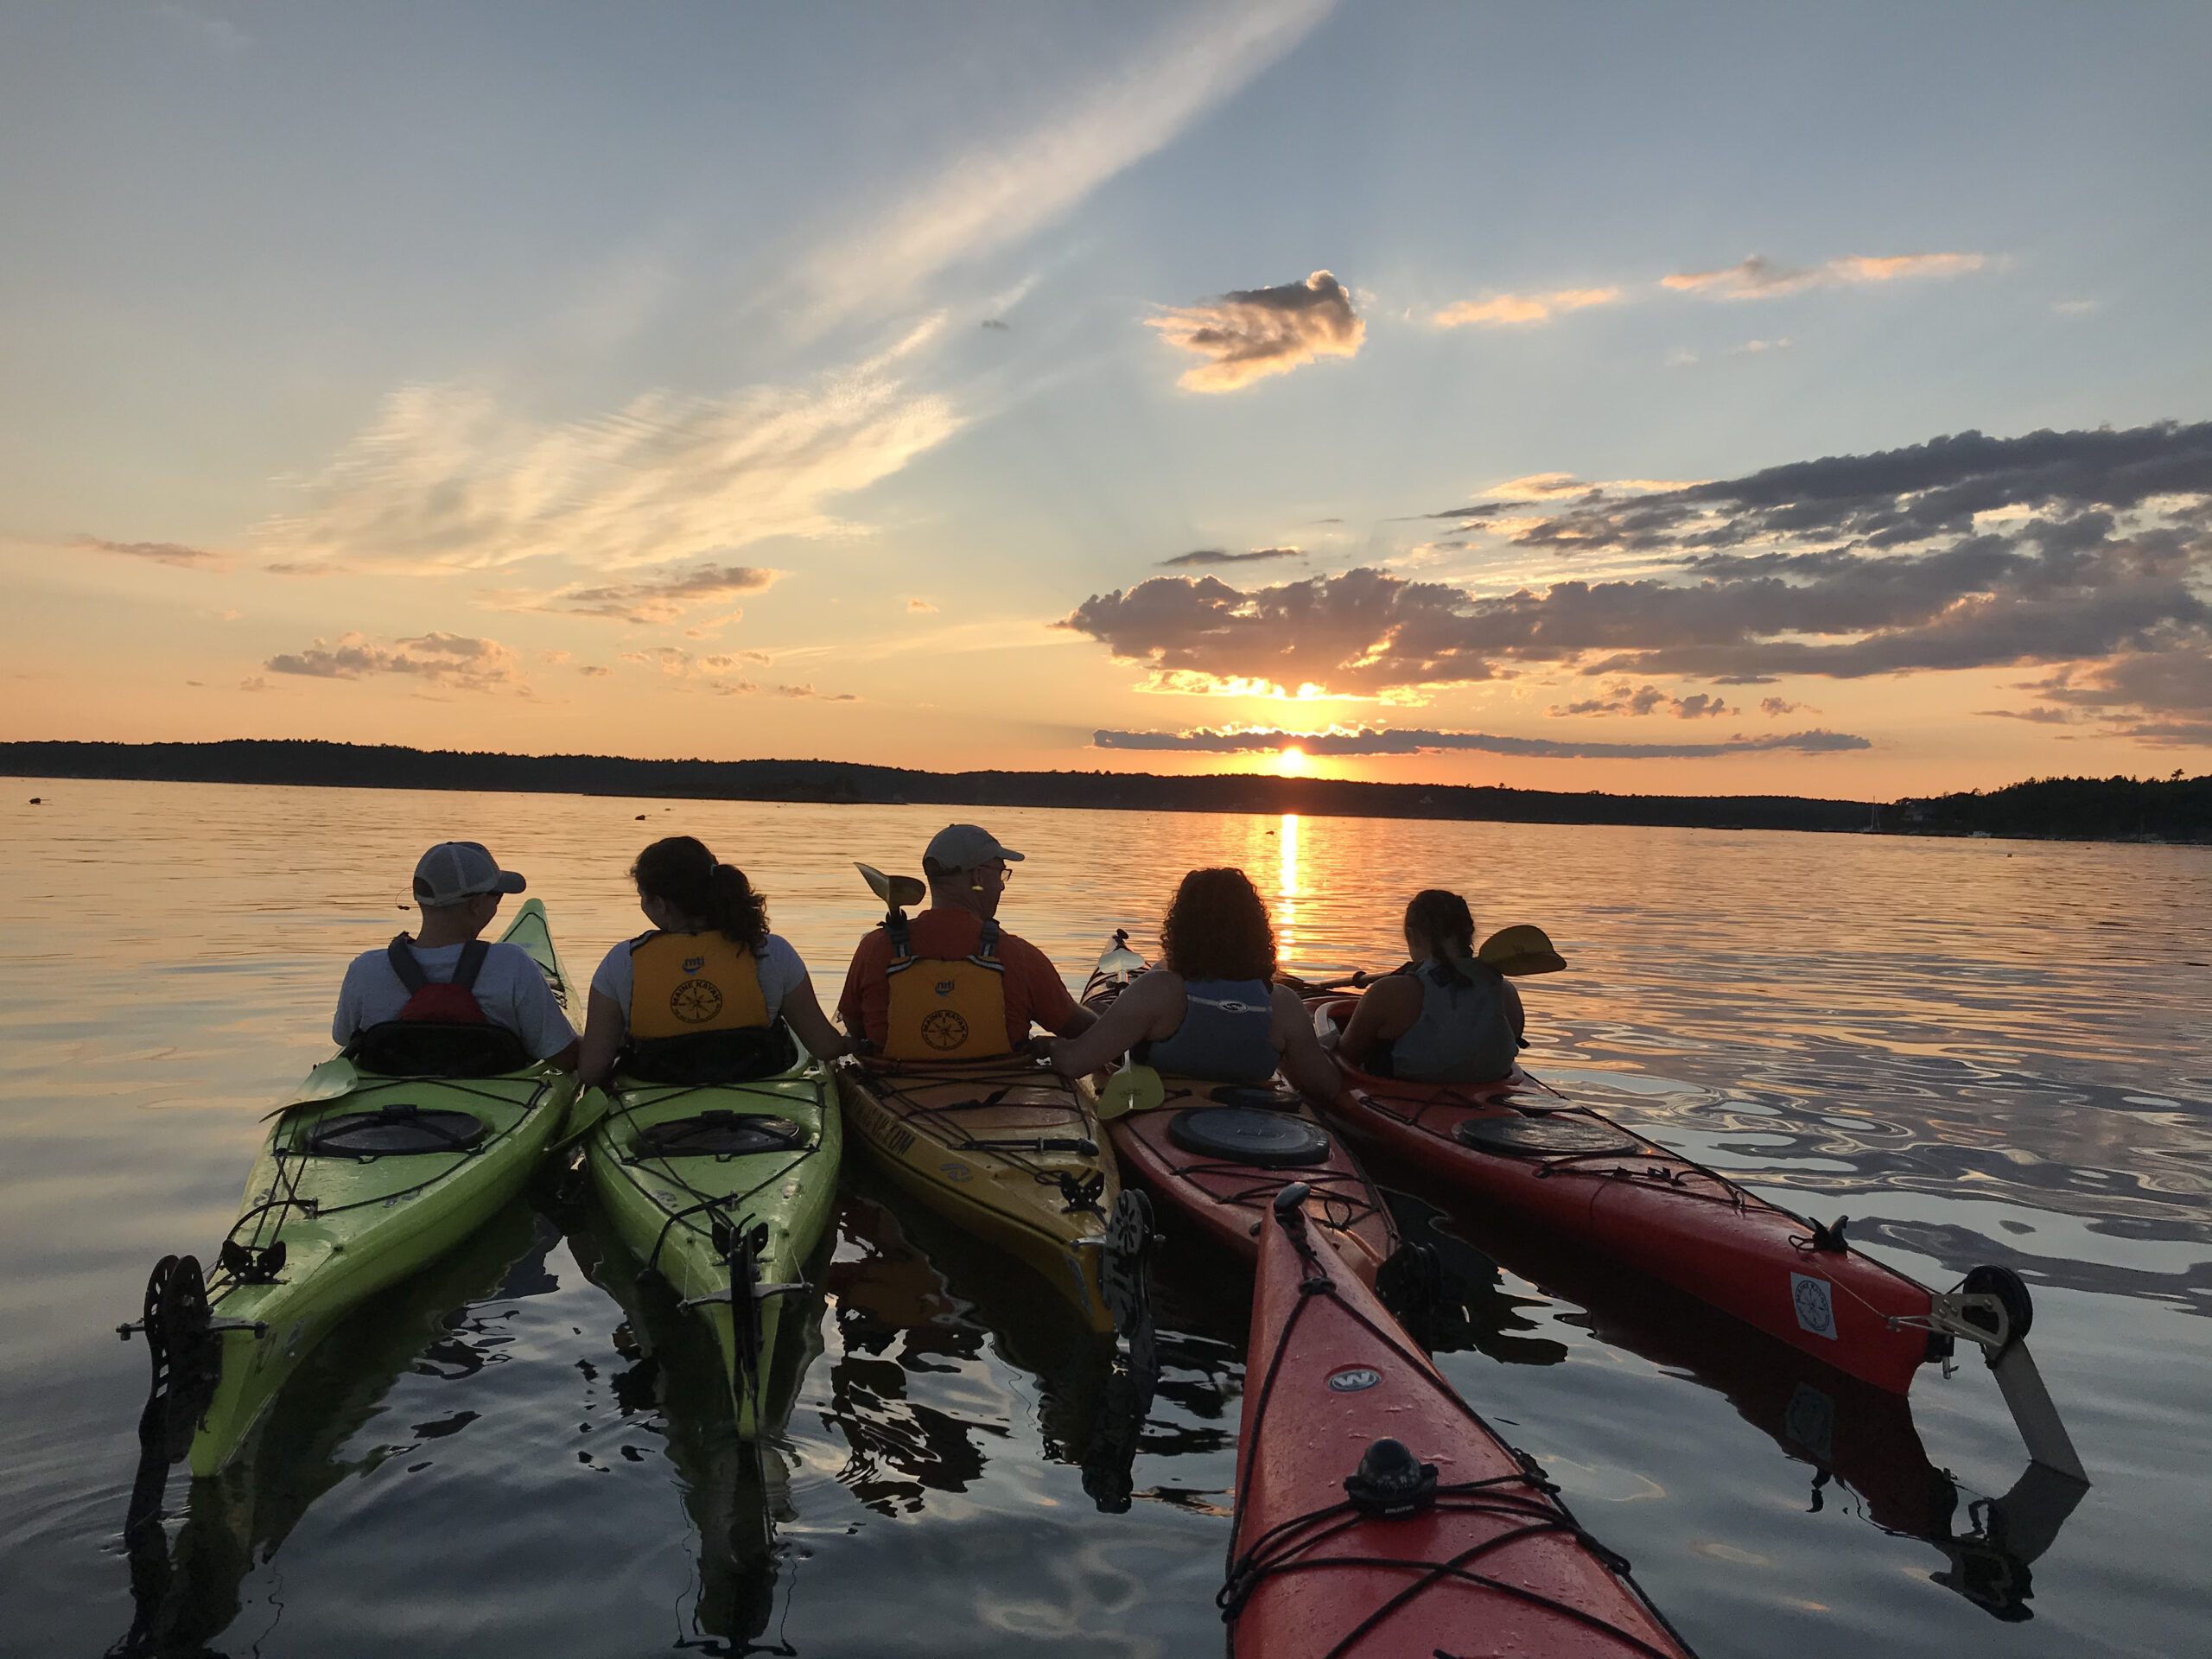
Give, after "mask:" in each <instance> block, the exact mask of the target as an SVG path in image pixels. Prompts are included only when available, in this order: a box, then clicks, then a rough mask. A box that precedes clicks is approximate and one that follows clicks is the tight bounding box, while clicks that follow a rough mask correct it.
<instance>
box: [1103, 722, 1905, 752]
mask: <svg viewBox="0 0 2212 1659" xmlns="http://www.w3.org/2000/svg"><path fill="white" fill-rule="evenodd" d="M1091 741H1092V743H1093V744H1094V745H1095V746H1096V747H1099V748H1102V749H1137V750H1147V751H1152V752H1155V753H1157V752H1161V751H1171V752H1174V753H1185V754H1190V753H1200V754H1252V753H1261V754H1272V753H1280V752H1281V751H1282V750H1284V749H1300V750H1302V751H1304V752H1305V753H1307V754H1323V755H1367V754H1434V753H1451V752H1454V751H1467V750H1472V751H1475V752H1477V753H1483V754H1513V755H1524V756H1528V757H1530V758H1533V759H1536V760H1711V759H1714V758H1717V757H1720V756H1725V755H1735V754H1772V753H1777V752H1778V751H1786V752H1790V753H1798V754H1835V753H1844V752H1847V751H1849V750H1853V749H1869V748H1872V747H1873V745H1872V743H1870V742H1868V741H1866V739H1865V738H1863V737H1855V736H1853V735H1852V734H1849V733H1847V732H1823V731H1811V732H1790V733H1788V734H1763V735H1760V736H1758V737H1741V736H1738V737H1730V738H1727V739H1725V740H1723V741H1719V742H1715V743H1596V742H1581V741H1575V740H1572V739H1559V738H1548V737H1507V736H1500V735H1497V734H1492V733H1489V732H1434V731H1421V730H1408V731H1396V730H1377V729H1376V728H1373V727H1367V726H1363V727H1358V728H1351V729H1347V728H1343V727H1335V726H1332V727H1330V728H1328V729H1326V730H1325V731H1319V732H1287V731H1282V730H1280V729H1278V728H1274V727H1235V726H1230V727H1224V728H1219V729H1216V728H1212V727H1204V726H1202V727H1200V728H1198V729H1197V730H1195V731H1189V732H1116V731H1100V732H1095V733H1093V734H1091Z"/></svg>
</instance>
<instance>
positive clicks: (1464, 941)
mask: <svg viewBox="0 0 2212 1659" xmlns="http://www.w3.org/2000/svg"><path fill="white" fill-rule="evenodd" d="M1406 932H1407V933H1408V935H1412V934H1414V933H1418V934H1420V935H1421V938H1425V939H1427V941H1428V942H1429V943H1430V944H1433V945H1434V946H1435V947H1436V949H1437V952H1438V954H1439V955H1440V956H1442V957H1444V958H1445V959H1446V961H1451V960H1453V959H1455V958H1456V959H1457V960H1459V961H1462V962H1464V961H1466V960H1468V959H1469V958H1471V957H1473V955H1474V954H1475V918H1474V916H1473V914H1472V913H1471V912H1469V910H1468V909H1467V901H1466V900H1465V899H1462V898H1461V897H1460V896H1459V894H1458V893H1446V891H1445V890H1444V889H1443V888H1441V887H1430V888H1428V889H1427V890H1426V891H1425V892H1421V893H1415V894H1414V900H1413V902H1412V903H1411V904H1409V905H1408V906H1406Z"/></svg>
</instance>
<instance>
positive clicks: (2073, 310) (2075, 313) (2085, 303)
mask: <svg viewBox="0 0 2212 1659" xmlns="http://www.w3.org/2000/svg"><path fill="white" fill-rule="evenodd" d="M2098 304H2099V302H2097V301H2095V300H2053V301H2052V302H2050V308H2051V309H2052V310H2053V311H2055V312H2056V313H2057V314H2058V315H2060V316H2062V317H2086V316H2088V315H2089V313H2090V312H2092V311H2094V310H2095V309H2096V308H2097V306H2098Z"/></svg>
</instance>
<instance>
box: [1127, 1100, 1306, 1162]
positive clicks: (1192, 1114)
mask: <svg viewBox="0 0 2212 1659" xmlns="http://www.w3.org/2000/svg"><path fill="white" fill-rule="evenodd" d="M1167 1138H1168V1139H1169V1140H1170V1141H1173V1142H1174V1143H1175V1144H1176V1145H1177V1146H1179V1147H1181V1148H1182V1149H1183V1150H1184V1151H1185V1152H1192V1153H1197V1154H1199V1155H1200V1156H1201V1157H1206V1158H1218V1159H1220V1160H1223V1161H1224V1162H1225V1163H1232V1164H1249V1165H1251V1166H1253V1167H1255V1168H1257V1169H1297V1168H1301V1167H1303V1166H1306V1165H1308V1164H1322V1163H1326V1162H1327V1161H1328V1159H1329V1136H1328V1134H1327V1132H1326V1131H1325V1130H1324V1129H1323V1128H1321V1127H1320V1126H1319V1124H1317V1123H1313V1122H1309V1121H1307V1120H1306V1119H1305V1118H1302V1117H1288V1116H1284V1115H1283V1114H1282V1113H1281V1112H1267V1111H1255V1110H1254V1109H1252V1108H1250V1107H1249V1106H1194V1107H1192V1108H1191V1109H1189V1110H1188V1111H1182V1112H1178V1113H1176V1114H1175V1116H1173V1117H1172V1118H1170V1119H1168V1121H1167Z"/></svg>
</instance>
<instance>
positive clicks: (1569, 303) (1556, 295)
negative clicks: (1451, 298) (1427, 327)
mask: <svg viewBox="0 0 2212 1659" xmlns="http://www.w3.org/2000/svg"><path fill="white" fill-rule="evenodd" d="M1620 296H1621V291H1620V289H1618V288H1562V289H1554V291H1553V292H1551V293H1549V294H1499V295H1496V296H1492V297H1491V298H1490V299H1487V300H1461V301H1459V302H1458V303H1457V304H1454V305H1447V306H1446V307H1445V308H1443V309H1442V310H1441V311H1439V312H1438V313H1437V314H1436V315H1435V317H1434V318H1433V321H1434V322H1435V323H1436V326H1437V327H1440V328H1465V327H1479V328H1510V327H1516V326H1518V325H1525V324H1529V323H1534V322H1548V321H1551V320H1552V319H1553V318H1554V317H1556V316H1560V315H1565V314H1566V313H1567V312H1569V311H1583V310H1587V309H1588V308H1590V307H1592V306H1593V305H1611V304H1612V303H1613V302H1615V301H1617V300H1618V299H1619V298H1620Z"/></svg>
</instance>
